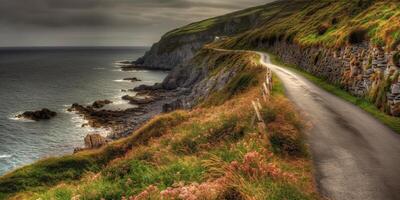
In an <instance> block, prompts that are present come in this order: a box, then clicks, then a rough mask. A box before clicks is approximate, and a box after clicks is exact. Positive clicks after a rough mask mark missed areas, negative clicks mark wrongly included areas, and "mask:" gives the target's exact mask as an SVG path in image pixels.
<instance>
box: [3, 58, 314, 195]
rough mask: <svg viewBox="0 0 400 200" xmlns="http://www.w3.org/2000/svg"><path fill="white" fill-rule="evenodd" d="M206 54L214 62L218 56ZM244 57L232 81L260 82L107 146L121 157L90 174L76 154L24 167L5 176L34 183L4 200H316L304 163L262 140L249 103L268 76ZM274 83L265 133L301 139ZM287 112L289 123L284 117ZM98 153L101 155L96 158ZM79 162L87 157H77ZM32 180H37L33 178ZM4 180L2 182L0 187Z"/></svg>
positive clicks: (293, 115) (264, 137) (308, 168)
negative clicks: (180, 198)
mask: <svg viewBox="0 0 400 200" xmlns="http://www.w3.org/2000/svg"><path fill="white" fill-rule="evenodd" d="M211 53H212V54H214V55H215V52H214V53H213V52H211ZM242 55H243V56H241V57H240V58H238V59H239V60H240V59H242V60H241V61H239V60H238V61H237V62H236V64H237V65H234V66H235V67H238V69H243V71H240V73H238V75H237V77H247V73H249V72H251V73H252V70H253V69H257V71H256V72H257V73H258V74H261V75H260V76H254V77H253V78H255V79H256V80H257V81H255V82H254V84H248V81H247V80H246V79H247V78H244V79H245V80H246V81H233V83H232V84H227V85H228V86H227V88H230V89H229V91H231V90H232V91H235V92H234V93H233V95H231V96H230V97H229V98H227V99H226V100H225V101H223V102H221V103H219V104H216V105H209V106H202V105H201V106H198V107H195V108H194V109H193V110H190V111H175V112H173V113H170V114H165V115H161V116H158V117H156V118H155V119H153V120H151V121H150V122H148V123H147V124H146V125H144V126H143V127H142V128H141V129H140V130H138V131H137V132H135V133H133V135H132V136H130V137H129V138H126V139H122V140H119V141H115V142H114V143H112V144H111V146H115V147H118V149H123V153H121V154H119V156H112V157H110V158H108V159H107V161H104V164H102V165H93V166H96V168H91V167H89V166H92V164H90V163H89V164H87V166H88V167H82V166H86V163H87V162H86V161H85V162H83V161H80V160H77V158H78V155H73V156H71V157H70V159H71V160H72V161H68V162H67V161H64V160H66V158H54V161H53V162H54V163H53V164H50V163H51V162H49V160H45V162H43V163H42V164H45V165H46V166H47V165H51V166H52V168H51V169H54V171H52V170H49V168H43V169H42V168H40V166H41V165H42V164H41V163H40V162H39V163H35V164H32V165H31V166H29V167H28V168H27V167H25V168H22V169H21V170H25V171H26V174H25V175H24V176H21V174H19V173H17V171H16V172H12V173H10V174H9V176H13V177H18V178H21V179H25V178H28V179H29V180H26V181H35V182H37V184H30V185H29V187H24V188H18V189H15V188H14V189H12V190H10V191H9V192H8V195H11V196H9V198H10V199H42V200H52V199H61V200H63V199H65V200H66V199H73V198H75V199H76V198H78V197H79V199H85V200H86V199H101V198H105V199H121V198H123V197H130V196H132V197H140V198H139V199H160V198H161V196H163V195H176V194H180V195H184V194H186V195H189V196H186V197H188V198H189V197H193V196H190V195H194V196H196V197H198V198H199V199H221V198H223V197H226V198H234V197H235V198H239V197H240V198H242V199H304V200H306V199H318V198H319V196H318V194H317V193H316V189H315V186H314V183H313V178H312V169H311V163H310V162H309V159H308V158H307V157H304V156H298V155H291V154H286V153H282V152H284V151H286V150H283V151H281V152H278V151H274V148H273V147H272V146H271V145H270V141H271V140H270V138H269V136H268V135H266V134H260V133H259V132H258V131H257V129H256V128H255V127H254V124H253V123H252V119H253V115H254V111H253V107H252V105H251V100H253V99H256V98H261V94H260V90H259V89H260V86H261V85H260V83H261V81H260V80H262V79H263V78H264V76H263V74H264V73H265V71H262V68H261V69H259V68H258V67H259V63H258V62H255V61H254V59H256V60H258V59H259V57H258V56H248V54H246V53H243V54H242ZM210 58H211V57H210ZM243 59H244V60H248V61H244V60H243ZM230 67H232V66H231V65H227V66H225V68H230ZM223 70H224V69H221V71H223ZM258 70H261V71H258ZM264 70H265V69H264ZM241 74H242V75H241ZM239 80H242V78H239ZM273 81H274V85H275V87H274V90H273V92H272V93H273V95H272V96H271V99H270V100H269V102H262V105H263V107H264V108H265V112H264V115H263V116H264V117H265V119H266V121H267V132H268V133H269V134H270V133H273V132H280V133H282V132H284V130H287V129H290V130H291V131H289V132H287V134H285V135H282V136H285V137H286V136H287V137H289V138H292V137H294V138H300V137H299V136H301V131H302V130H301V127H300V126H296V124H297V123H298V121H297V120H296V119H298V118H299V117H298V114H297V113H296V111H295V110H294V109H293V106H292V105H291V104H290V102H289V101H288V100H287V99H286V98H285V97H284V96H283V87H282V84H281V83H280V81H279V80H278V79H277V78H276V77H274V78H273ZM231 85H235V87H231ZM243 85H245V86H246V87H242V86H243ZM237 88H240V89H237ZM205 100H207V99H205ZM288 113H291V114H289V115H290V116H291V117H287V116H289V115H288ZM267 119H268V120H267ZM296 127H298V128H296ZM283 140H284V139H283ZM285 145H292V144H289V143H286V144H285ZM103 151H104V150H99V154H98V155H102V153H103ZM274 152H276V153H274ZM84 155H90V153H89V152H86V153H85V154H82V155H79V156H84ZM84 158H86V157H84ZM70 162H71V163H70ZM28 169H29V170H28ZM70 170H82V172H79V173H77V174H78V175H77V176H76V177H75V175H71V176H62V177H60V178H59V179H58V178H57V179H54V178H52V177H51V176H52V175H57V174H58V173H60V174H63V173H64V172H65V173H68V171H70ZM38 171H40V172H41V174H39V172H38ZM35 173H36V174H37V176H33V175H34V174H35ZM72 174H75V173H72ZM30 178H32V179H30ZM4 180H5V179H4V178H3V177H2V178H0V185H1V188H3V186H4V185H3V183H4V182H1V181H4ZM12 180H16V179H12ZM47 180H51V184H50V182H49V183H48V184H43V183H44V182H46V181H47ZM11 183H12V181H11V182H10V184H11ZM15 183H16V185H18V184H20V183H18V182H15ZM184 191H192V192H190V194H187V193H184ZM3 197H4V198H5V196H3ZM3 197H2V198H3ZM171 198H172V196H171Z"/></svg>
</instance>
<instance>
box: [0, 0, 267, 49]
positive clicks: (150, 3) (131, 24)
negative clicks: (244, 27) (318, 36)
mask: <svg viewBox="0 0 400 200" xmlns="http://www.w3.org/2000/svg"><path fill="white" fill-rule="evenodd" d="M269 1H271V0H0V46H63V45H72V46H77V45H78V46H90V45H106V46H113V45H115V46H119V45H123V46H135V45H136V46H148V45H150V44H152V43H153V42H156V41H158V40H159V38H160V37H161V35H162V34H163V33H165V32H166V31H168V30H171V29H173V28H176V27H179V26H182V25H185V24H188V23H190V22H194V21H198V20H201V19H206V18H209V17H213V16H218V15H222V14H225V13H229V12H232V11H235V10H240V9H244V8H247V7H251V6H256V5H262V4H265V3H267V2H269Z"/></svg>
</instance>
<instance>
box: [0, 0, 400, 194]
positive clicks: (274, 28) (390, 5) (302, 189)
mask: <svg viewBox="0 0 400 200" xmlns="http://www.w3.org/2000/svg"><path fill="white" fill-rule="evenodd" d="M399 13H400V12H399V2H398V1H394V0H393V1H392V0H381V1H372V0H349V1H335V0H325V1H319V0H311V1H309V0H291V1H278V2H275V3H272V4H269V5H267V6H259V7H255V8H250V9H246V10H244V11H240V12H236V13H234V14H230V15H225V16H222V17H219V18H214V19H210V20H205V21H202V22H199V23H194V24H191V25H188V26H186V27H183V28H180V29H176V30H173V31H171V32H169V33H167V34H166V35H165V36H164V38H168V37H179V36H182V35H188V34H193V33H199V32H202V31H205V30H208V29H212V28H215V27H217V26H222V24H224V23H225V22H227V21H229V20H231V19H233V18H240V17H246V16H249V15H255V16H257V19H260V24H259V26H258V28H254V29H251V30H247V31H246V28H248V26H246V25H245V24H244V25H243V26H242V28H241V29H242V30H241V31H243V33H241V34H239V35H236V36H234V37H231V38H228V39H226V40H222V41H220V42H218V43H217V44H215V45H218V46H220V47H226V48H240V49H243V48H247V49H254V48H256V44H258V43H259V42H269V41H271V40H275V39H285V40H287V41H293V42H297V43H299V44H301V45H325V46H328V47H333V46H337V45H342V44H344V43H346V42H348V38H349V35H350V34H351V33H352V32H354V30H360V29H361V30H365V31H366V32H367V33H368V34H367V35H368V39H369V40H370V41H371V42H373V43H374V44H380V45H383V44H384V45H386V46H387V47H391V48H393V46H395V45H396V44H398V42H399V36H400V34H399V31H398V30H399V17H400V14H399ZM321 28H322V29H324V31H322V33H321V31H320V30H321ZM241 31H239V32H241ZM227 59H229V57H228V58H227ZM229 66H232V65H229ZM225 67H227V66H225ZM242 75H243V74H242ZM305 75H306V74H305ZM306 76H308V75H306ZM246 77H248V75H246V76H244V77H237V81H235V82H232V83H231V84H230V87H231V88H236V87H235V85H236V86H237V84H240V83H243V82H242V81H238V80H245V79H247V78H246ZM309 77H310V76H309ZM314 79H315V80H314V81H318V82H321V81H320V80H318V79H316V78H314ZM275 81H276V80H275ZM245 82H246V83H247V81H245ZM232 86H234V87H232ZM231 88H225V90H226V91H228V92H226V93H225V92H222V93H219V94H218V93H216V94H214V95H212V97H210V98H209V99H207V100H205V103H204V104H203V106H204V107H201V108H198V109H197V110H195V111H191V112H185V111H180V112H174V113H171V114H167V115H162V116H158V117H156V118H155V119H153V120H152V121H151V122H149V123H148V124H147V125H146V126H145V127H143V128H142V129H141V130H139V131H137V132H135V133H134V134H133V135H132V136H130V137H129V138H126V139H123V140H120V141H116V142H114V143H112V144H110V145H109V146H107V147H104V148H102V149H100V150H96V151H88V152H83V153H80V154H77V155H72V156H66V157H61V158H51V159H46V160H43V161H40V162H38V163H35V164H33V165H31V166H27V167H24V168H21V169H19V170H16V171H15V172H12V173H10V174H8V175H6V176H3V177H1V178H0V186H1V187H0V199H1V198H2V197H3V198H4V197H5V195H7V194H15V193H18V195H20V196H18V197H24V198H31V197H32V198H36V197H42V198H43V199H51V198H55V197H56V199H63V198H68V197H70V196H72V195H74V194H78V193H79V194H81V195H82V196H83V197H85V198H87V199H90V198H97V197H100V196H108V197H119V196H121V195H122V194H126V195H130V194H137V193H138V192H139V191H140V190H142V189H143V188H146V187H148V185H149V184H153V185H156V186H157V187H158V188H159V189H164V188H165V187H166V186H170V185H173V183H174V182H175V183H176V182H177V181H178V182H179V181H184V182H185V184H189V183H190V182H194V181H196V182H204V183H207V184H208V185H213V184H212V183H209V182H207V179H208V178H210V177H209V175H212V176H211V177H214V178H216V177H218V176H215V174H214V171H213V169H214V168H213V167H211V168H210V165H208V164H207V162H208V161H212V162H216V163H218V164H217V166H219V167H217V168H216V171H217V172H218V171H219V172H220V173H221V169H223V170H222V171H227V170H226V168H225V167H226V166H227V165H229V164H228V163H229V162H230V161H232V160H236V161H238V162H239V163H240V162H242V161H243V159H244V157H245V156H244V155H246V154H247V153H248V152H251V151H253V150H255V149H257V150H259V152H261V150H263V151H268V152H269V151H271V149H272V150H275V151H276V152H280V150H279V148H276V144H282V143H279V142H276V141H280V140H279V138H281V137H274V139H273V140H271V141H275V143H274V144H275V147H274V145H273V146H272V147H271V146H268V144H265V142H266V141H268V140H267V139H266V138H265V136H256V135H255V134H251V133H252V132H254V130H253V129H251V128H249V127H248V120H249V116H238V115H239V114H243V112H242V109H243V110H246V109H247V110H248V109H250V108H249V107H248V106H247V107H246V106H245V105H248V103H249V102H248V101H249V100H250V98H249V96H251V95H254V94H256V93H257V92H255V89H254V88H253V89H251V88H252V87H250V88H246V89H245V90H240V92H239V94H236V92H234V95H229V96H226V95H225V94H232V93H230V91H232V90H231ZM276 88H277V87H276ZM325 88H326V89H328V90H330V91H333V92H334V93H336V94H338V95H339V96H345V98H348V99H349V100H350V101H353V102H359V101H357V100H356V99H354V98H353V97H351V96H348V95H347V94H345V93H343V92H342V91H340V90H337V89H336V88H332V86H330V85H327V84H325ZM278 96H279V95H278ZM221 97H222V99H223V100H222V101H218V100H220V99H221ZM230 99H231V100H230ZM232 99H233V100H232ZM235 102H242V104H239V105H237V104H235ZM243 102H247V103H243ZM272 102H273V103H271V104H269V105H268V106H269V107H276V108H275V109H272V111H270V110H268V109H267V110H265V111H264V114H265V117H266V119H268V120H271V118H272V119H274V120H273V121H272V122H271V124H269V129H268V130H270V131H269V132H289V133H292V134H293V133H294V132H291V131H288V130H296V128H294V129H293V127H297V126H298V125H296V124H297V123H296V122H293V116H295V114H294V112H293V111H288V110H285V112H288V113H289V114H288V116H282V113H283V112H277V110H280V109H286V107H287V104H288V103H287V101H286V100H284V98H283V97H277V96H276V97H274V98H273V100H272ZM282 102H285V103H283V104H282ZM362 104H363V105H364V103H362ZM210 106H211V107H210ZM242 106H244V107H242ZM364 107H365V108H366V109H367V110H368V109H372V108H371V107H370V106H364ZM231 108H240V109H237V110H233V111H232V112H229V110H230V109H231ZM216 111H220V114H217V113H218V112H216ZM373 112H375V111H373ZM235 115H236V117H234V116H235ZM376 115H377V116H378V117H379V116H380V115H381V114H380V113H379V112H376ZM227 116H228V117H227ZM271 116H272V117H271ZM277 116H278V117H277ZM237 117H240V119H241V120H240V123H238V121H235V118H236V119H237ZM382 117H383V118H386V117H387V116H382ZM276 119H280V120H278V122H279V123H277V122H276V121H275V120H276ZM232 121H233V122H232ZM281 123H284V124H286V125H288V126H289V127H290V126H291V127H292V128H289V129H285V131H282V130H280V131H275V129H279V127H285V126H277V124H278V125H282V124H281ZM221 124H222V125H221ZM223 124H225V125H223ZM226 124H228V125H226ZM238 124H242V125H243V126H244V127H241V128H240V130H242V128H243V130H244V133H246V134H244V135H243V136H240V137H239V138H236V137H237V136H235V134H234V135H233V136H232V135H230V134H228V136H227V137H233V138H229V139H228V140H225V139H224V140H217V141H218V142H217V144H214V143H211V145H212V146H213V147H215V148H212V149H210V147H207V146H209V145H210V144H208V143H210V142H214V140H210V138H207V137H206V138H204V137H203V136H204V135H203V134H204V133H205V135H208V134H211V135H212V134H216V133H215V132H214V131H215V130H217V132H219V133H224V134H225V132H224V130H225V128H226V127H230V128H232V127H235V129H233V130H236V128H237V127H236V126H237V125H238ZM274 124H275V125H274ZM242 125H241V126H242ZM204 127H205V129H204ZM207 127H208V128H207ZM221 127H222V128H221ZM224 127H225V128H224ZM286 128H287V127H286ZM228 130H229V131H228V132H229V133H231V132H232V130H231V129H228ZM295 132H296V131H295ZM199 133H203V134H199ZM233 133H236V132H235V131H233ZM294 135H298V134H297V133H295V134H294ZM277 138H278V139H277ZM289 138H290V137H289ZM294 138H296V137H294ZM268 139H271V138H268ZM281 139H282V138H281ZM283 141H285V140H283ZM287 141H289V142H290V141H291V140H287ZM231 146H233V147H235V148H230V147H231ZM278 146H279V145H278ZM127 152H129V153H127ZM205 152H211V153H212V154H213V155H214V156H217V157H218V159H217V158H215V157H212V156H210V154H207V153H205ZM203 154H204V155H203ZM164 155H165V156H164ZM121 156H122V157H121ZM263 156H265V154H263ZM117 157H119V158H118V159H117V160H115V158H117ZM214 158H215V159H214ZM263 159H267V160H268V161H267V163H270V162H272V163H276V164H277V165H278V166H279V168H281V169H282V170H283V171H287V172H291V173H294V174H295V176H296V177H297V181H296V182H294V183H291V182H290V181H286V180H285V178H282V177H278V179H277V180H275V179H274V178H271V177H262V178H261V179H256V180H253V179H252V177H251V176H248V174H246V173H244V174H243V173H240V174H239V175H240V176H239V175H238V176H234V177H236V178H238V177H239V179H236V180H240V181H239V182H235V181H234V183H236V184H237V185H236V186H241V187H240V188H242V189H241V191H240V192H242V194H260V195H262V194H264V193H267V194H268V195H271V196H270V197H271V198H272V199H273V197H275V198H276V199H281V198H282V197H288V195H292V194H300V193H301V195H299V197H304V196H305V197H304V198H307V197H310V198H314V197H315V195H313V189H312V188H313V187H312V186H311V185H312V183H311V182H312V181H311V180H310V178H309V177H310V166H309V163H308V162H307V161H306V159H304V158H298V159H287V158H285V157H284V156H283V157H282V156H280V154H276V155H274V156H272V157H268V158H263ZM221 160H222V161H221ZM217 161H218V162H217ZM204 162H206V164H205V163H204ZM212 162H211V163H212ZM105 166H107V167H105ZM211 166H214V165H211ZM137 170H139V172H140V173H139V172H137ZM137 173H139V175H138V174H137ZM235 173H236V172H235ZM235 173H232V174H235ZM110 174H116V175H117V176H113V175H110ZM177 174H179V176H177V178H176V179H172V177H173V176H176V175H177ZM217 174H218V173H217ZM55 175H57V176H55ZM219 175H221V174H219ZM236 175H237V174H236ZM222 177H223V176H222ZM253 178H254V177H253ZM76 184H79V185H80V187H76V186H74V185H76ZM54 185H57V186H56V187H53V186H54ZM214 185H218V184H214ZM233 186H235V185H234V184H233ZM177 187H178V186H177ZM234 188H235V187H234ZM236 188H237V187H236ZM225 189H226V188H225ZM242 190H243V191H242ZM231 193H233V194H235V189H233V190H232V192H231ZM310 194H311V196H310ZM274 195H275V196H274ZM280 195H283V196H280ZM18 197H17V198H16V199H18Z"/></svg>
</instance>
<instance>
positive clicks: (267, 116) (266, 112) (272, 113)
mask: <svg viewBox="0 0 400 200" xmlns="http://www.w3.org/2000/svg"><path fill="white" fill-rule="evenodd" d="M277 112H278V111H277V110H276V109H273V108H270V107H265V108H263V109H262V110H261V115H262V118H263V119H264V122H265V123H270V122H273V121H275V120H276V117H277V115H278V114H277Z"/></svg>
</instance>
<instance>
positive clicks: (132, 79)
mask: <svg viewBox="0 0 400 200" xmlns="http://www.w3.org/2000/svg"><path fill="white" fill-rule="evenodd" d="M124 81H131V82H136V81H141V80H140V79H138V78H136V77H133V78H124Z"/></svg>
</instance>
